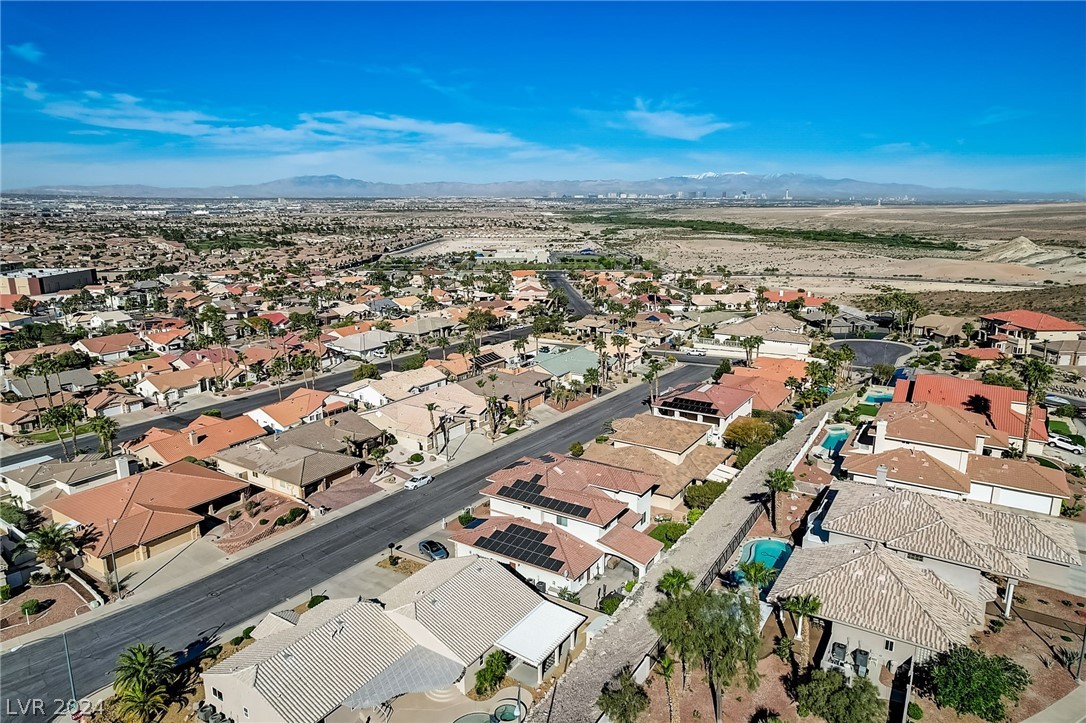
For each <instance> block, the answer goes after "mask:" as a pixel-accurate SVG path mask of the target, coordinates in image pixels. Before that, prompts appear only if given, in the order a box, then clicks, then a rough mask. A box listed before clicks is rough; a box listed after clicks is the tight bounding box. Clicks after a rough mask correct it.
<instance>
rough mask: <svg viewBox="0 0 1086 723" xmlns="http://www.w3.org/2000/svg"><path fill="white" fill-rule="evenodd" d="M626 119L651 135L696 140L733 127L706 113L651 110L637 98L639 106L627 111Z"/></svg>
mask: <svg viewBox="0 0 1086 723" xmlns="http://www.w3.org/2000/svg"><path fill="white" fill-rule="evenodd" d="M625 119H626V121H627V122H629V124H630V125H632V126H633V127H634V128H637V129H638V130H639V131H641V132H642V133H645V134H647V135H650V136H660V137H662V138H676V139H678V140H681V141H696V140H699V139H701V138H703V137H704V136H707V135H709V134H710V133H716V132H717V131H722V130H726V129H728V128H732V127H733V126H734V125H735V124H734V123H725V122H724V121H722V120H720V119H718V118H717V117H716V116H714V115H711V114H708V113H705V114H700V115H689V114H685V113H679V112H678V111H674V110H650V108H649V105H648V104H647V103H646V102H645V101H643V100H641V99H640V98H638V99H637V107H636V108H635V109H634V110H629V111H626V113H625Z"/></svg>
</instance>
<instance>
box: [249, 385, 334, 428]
mask: <svg viewBox="0 0 1086 723" xmlns="http://www.w3.org/2000/svg"><path fill="white" fill-rule="evenodd" d="M328 396H329V392H322V391H320V390H317V389H306V388H305V387H301V388H299V389H295V390H294V392H292V393H291V395H290V396H289V397H287V398H286V399H284V400H283V401H281V402H276V403H274V404H269V405H267V406H266V407H261V408H260V409H261V410H262V411H263V412H264V413H265V414H267V415H268V416H269V417H271V418H272V419H274V420H275V421H276V422H278V423H279V424H280V425H281V426H283V427H289V426H291V425H294V424H297V423H298V422H300V421H302V419H303V418H305V417H308V416H309V415H310V414H313V412H315V411H317V410H318V409H320V408H321V407H322V406H323V405H324V400H325V399H327V398H328Z"/></svg>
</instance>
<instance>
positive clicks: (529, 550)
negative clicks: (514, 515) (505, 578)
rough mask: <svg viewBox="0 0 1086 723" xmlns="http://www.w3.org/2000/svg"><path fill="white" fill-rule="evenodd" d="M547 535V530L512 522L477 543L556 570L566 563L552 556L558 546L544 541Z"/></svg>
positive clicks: (503, 554) (497, 552)
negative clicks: (543, 530)
mask: <svg viewBox="0 0 1086 723" xmlns="http://www.w3.org/2000/svg"><path fill="white" fill-rule="evenodd" d="M546 537H547V533H545V532H540V531H539V530H532V529H529V528H527V527H522V526H521V525H517V524H511V525H509V527H508V528H506V529H504V530H495V531H494V532H492V533H491V534H490V536H489V537H483V538H480V539H478V540H476V542H475V545H476V546H477V547H481V548H482V549H484V550H489V551H491V552H494V553H496V554H498V555H501V556H503V557H508V558H510V559H513V560H517V561H519V562H523V563H524V564H526V565H532V566H533V567H539V568H543V569H544V570H551V571H554V572H556V571H558V570H561V569H562V566H563V565H564V564H565V563H563V562H562V560H558V559H555V558H553V557H551V555H552V554H553V553H554V551H555V549H556V548H555V547H554V546H553V545H547V544H544V543H543V542H542V540H544V539H546Z"/></svg>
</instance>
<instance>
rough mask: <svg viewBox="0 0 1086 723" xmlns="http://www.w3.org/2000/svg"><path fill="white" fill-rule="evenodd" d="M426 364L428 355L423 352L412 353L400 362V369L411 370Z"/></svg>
mask: <svg viewBox="0 0 1086 723" xmlns="http://www.w3.org/2000/svg"><path fill="white" fill-rule="evenodd" d="M425 365H426V356H425V355H423V354H412V355H411V356H409V357H407V358H406V359H404V360H402V361H401V362H400V370H401V371H405V372H409V371H411V370H412V369H422V367H423V366H425Z"/></svg>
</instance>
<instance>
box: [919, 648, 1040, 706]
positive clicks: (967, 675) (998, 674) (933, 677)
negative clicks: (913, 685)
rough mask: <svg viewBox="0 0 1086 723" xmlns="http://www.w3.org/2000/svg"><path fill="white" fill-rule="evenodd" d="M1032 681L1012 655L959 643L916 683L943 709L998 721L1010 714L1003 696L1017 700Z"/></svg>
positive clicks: (930, 664) (923, 670)
mask: <svg viewBox="0 0 1086 723" xmlns="http://www.w3.org/2000/svg"><path fill="white" fill-rule="evenodd" d="M1031 682H1032V678H1031V677H1030V674H1029V673H1028V672H1027V671H1026V669H1025V668H1023V667H1022V666H1021V665H1019V664H1018V663H1016V662H1014V661H1013V660H1011V659H1010V658H1008V657H1006V656H1003V655H996V656H993V655H985V654H984V653H982V652H980V651H978V650H973V649H972V648H967V647H965V646H962V645H957V646H955V647H953V648H951V649H950V650H948V651H946V652H943V653H940V654H939V655H938V656H936V657H935V658H932V659H931V660H930V661H929V662H928V664H927V665H925V666H924V667H923V668H921V670H920V676H919V679H918V680H917V686H918V687H919V688H920V689H921V690H923V691H924V692H926V693H928V694H930V695H931V697H932V698H934V699H935V702H936V703H937V704H938V705H939V706H940V707H941V708H953V709H954V710H956V711H958V713H961V714H962V715H969V714H973V715H975V716H978V717H980V718H983V719H984V720H986V721H991V722H992V723H998V721H1002V720H1003V719H1005V718H1006V717H1007V705H1006V703H1005V702H1004V699H1008V700H1010V701H1011V702H1012V703H1017V702H1018V699H1019V697H1020V696H1021V695H1022V692H1023V691H1024V690H1025V689H1026V687H1027V686H1029V684H1030V683H1031Z"/></svg>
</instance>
